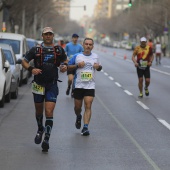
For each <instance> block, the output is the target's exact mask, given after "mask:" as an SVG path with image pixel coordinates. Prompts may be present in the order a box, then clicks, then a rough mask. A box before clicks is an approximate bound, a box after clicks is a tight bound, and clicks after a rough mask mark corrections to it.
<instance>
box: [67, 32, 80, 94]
mask: <svg viewBox="0 0 170 170" xmlns="http://www.w3.org/2000/svg"><path fill="white" fill-rule="evenodd" d="M78 38H79V36H78V35H77V34H73V35H72V41H71V42H70V43H67V44H66V47H65V52H66V54H67V58H68V61H69V60H70V59H71V58H72V57H73V55H75V54H76V53H80V52H82V51H83V47H82V45H81V44H79V43H77V41H78ZM74 74H75V70H71V71H67V75H68V87H67V90H66V95H69V94H70V89H71V85H72V82H73V78H74ZM72 89H73V86H72ZM71 97H73V90H72V92H71Z"/></svg>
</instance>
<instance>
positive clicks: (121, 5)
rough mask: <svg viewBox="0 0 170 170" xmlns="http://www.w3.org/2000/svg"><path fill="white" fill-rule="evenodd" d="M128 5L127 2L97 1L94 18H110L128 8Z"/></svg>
mask: <svg viewBox="0 0 170 170" xmlns="http://www.w3.org/2000/svg"><path fill="white" fill-rule="evenodd" d="M133 1H134V0H132V2H133ZM128 4H129V0H98V2H97V5H96V8H95V12H94V15H95V18H111V17H113V16H115V15H118V14H119V13H120V12H122V11H123V10H125V9H126V8H128Z"/></svg>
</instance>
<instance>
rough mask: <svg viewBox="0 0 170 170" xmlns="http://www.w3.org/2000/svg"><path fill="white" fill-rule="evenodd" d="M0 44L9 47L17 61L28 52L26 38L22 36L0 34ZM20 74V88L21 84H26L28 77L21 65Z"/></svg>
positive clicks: (26, 71)
mask: <svg viewBox="0 0 170 170" xmlns="http://www.w3.org/2000/svg"><path fill="white" fill-rule="evenodd" d="M0 43H3V44H9V45H11V46H12V48H13V51H14V53H15V55H16V58H17V60H18V59H23V56H24V54H25V53H26V52H27V51H28V46H27V42H26V37H25V36H24V35H22V34H14V33H4V32H0ZM20 72H21V73H20V82H19V86H21V85H22V83H25V84H27V82H28V76H29V72H28V70H26V69H25V68H23V67H22V65H21V64H20Z"/></svg>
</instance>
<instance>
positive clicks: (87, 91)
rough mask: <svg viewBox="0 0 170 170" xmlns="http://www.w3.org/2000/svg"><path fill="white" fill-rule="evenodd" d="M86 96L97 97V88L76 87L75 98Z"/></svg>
mask: <svg viewBox="0 0 170 170" xmlns="http://www.w3.org/2000/svg"><path fill="white" fill-rule="evenodd" d="M85 96H92V97H95V89H79V88H75V89H74V98H75V99H83V98H84V97H85Z"/></svg>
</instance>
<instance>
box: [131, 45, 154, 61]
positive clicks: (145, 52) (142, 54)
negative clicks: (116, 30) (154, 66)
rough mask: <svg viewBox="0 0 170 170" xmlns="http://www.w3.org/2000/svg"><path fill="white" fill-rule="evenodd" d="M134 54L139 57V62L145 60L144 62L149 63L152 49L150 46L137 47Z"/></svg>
mask: <svg viewBox="0 0 170 170" xmlns="http://www.w3.org/2000/svg"><path fill="white" fill-rule="evenodd" d="M133 54H134V55H135V56H137V62H138V61H139V60H140V59H143V60H144V61H149V60H150V59H149V57H150V56H151V55H152V48H151V47H150V46H149V45H147V46H146V47H145V48H142V47H141V46H137V47H136V48H135V50H134V52H133Z"/></svg>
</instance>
